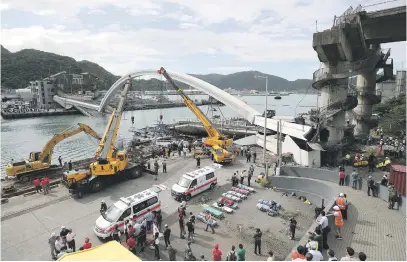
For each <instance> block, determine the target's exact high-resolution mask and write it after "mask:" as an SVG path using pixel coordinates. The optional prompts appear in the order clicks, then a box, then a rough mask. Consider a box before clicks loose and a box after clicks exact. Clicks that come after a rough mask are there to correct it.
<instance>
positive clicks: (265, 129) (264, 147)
mask: <svg viewBox="0 0 407 262" xmlns="http://www.w3.org/2000/svg"><path fill="white" fill-rule="evenodd" d="M254 78H257V79H259V78H264V79H266V102H265V111H264V145H263V161H264V164H265V165H266V172H267V164H266V152H267V150H266V131H267V128H266V126H267V96H268V90H267V86H268V76H254ZM266 175H267V173H266Z"/></svg>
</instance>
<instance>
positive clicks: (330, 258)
mask: <svg viewBox="0 0 407 262" xmlns="http://www.w3.org/2000/svg"><path fill="white" fill-rule="evenodd" d="M328 261H338V258H337V257H336V256H335V252H334V251H333V250H332V249H329V250H328Z"/></svg>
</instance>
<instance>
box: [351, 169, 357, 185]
mask: <svg viewBox="0 0 407 262" xmlns="http://www.w3.org/2000/svg"><path fill="white" fill-rule="evenodd" d="M351 177H352V188H353V189H357V186H358V181H359V174H358V172H357V171H356V169H355V168H354V169H353V172H352V174H351Z"/></svg>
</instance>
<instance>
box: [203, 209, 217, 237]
mask: <svg viewBox="0 0 407 262" xmlns="http://www.w3.org/2000/svg"><path fill="white" fill-rule="evenodd" d="M205 220H206V228H205V231H208V227H210V228H211V229H212V234H215V229H214V228H213V225H212V223H213V219H212V215H211V214H210V213H209V212H207V213H206V215H205Z"/></svg>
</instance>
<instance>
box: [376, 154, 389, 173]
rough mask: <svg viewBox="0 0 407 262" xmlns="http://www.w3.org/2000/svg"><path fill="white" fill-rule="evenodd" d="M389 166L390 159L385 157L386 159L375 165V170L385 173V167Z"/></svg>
mask: <svg viewBox="0 0 407 262" xmlns="http://www.w3.org/2000/svg"><path fill="white" fill-rule="evenodd" d="M390 164H391V160H390V158H388V157H386V159H384V160H383V161H382V162H379V163H378V164H377V165H376V168H377V169H381V170H383V171H385V170H386V169H387V166H388V165H390Z"/></svg>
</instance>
